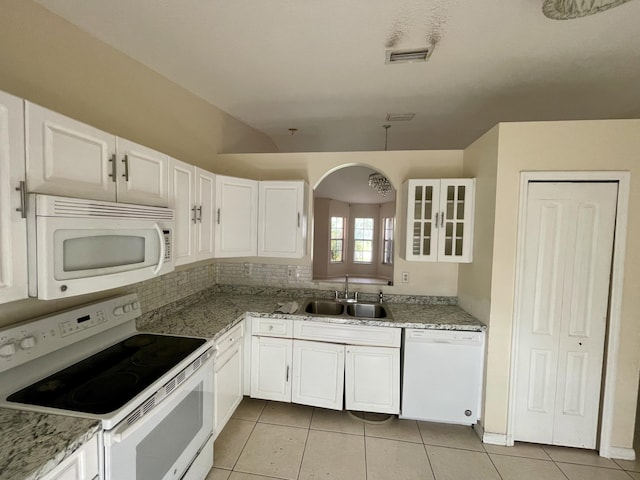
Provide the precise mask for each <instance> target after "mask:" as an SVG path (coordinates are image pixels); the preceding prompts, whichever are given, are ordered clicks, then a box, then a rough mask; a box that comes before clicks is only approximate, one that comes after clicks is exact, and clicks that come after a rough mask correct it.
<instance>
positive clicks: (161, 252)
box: [153, 223, 166, 275]
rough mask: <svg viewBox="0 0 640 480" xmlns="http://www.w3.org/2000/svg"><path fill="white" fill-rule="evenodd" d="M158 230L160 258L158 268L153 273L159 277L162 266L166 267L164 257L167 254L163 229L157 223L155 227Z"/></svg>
mask: <svg viewBox="0 0 640 480" xmlns="http://www.w3.org/2000/svg"><path fill="white" fill-rule="evenodd" d="M154 227H155V228H156V232H158V240H159V241H160V258H158V266H157V267H156V269H155V270H154V271H153V274H154V275H157V274H158V272H159V271H160V269H161V268H162V266H163V265H164V255H165V253H166V245H165V244H164V234H163V233H162V229H161V228H160V225H158V224H157V223H156V224H155V225H154Z"/></svg>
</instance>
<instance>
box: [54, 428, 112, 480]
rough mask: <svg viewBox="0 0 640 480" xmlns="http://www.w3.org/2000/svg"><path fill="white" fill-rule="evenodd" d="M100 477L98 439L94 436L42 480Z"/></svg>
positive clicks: (81, 479) (83, 479) (75, 479)
mask: <svg viewBox="0 0 640 480" xmlns="http://www.w3.org/2000/svg"><path fill="white" fill-rule="evenodd" d="M98 475H99V472H98V438H97V437H96V436H95V435H94V436H93V437H91V439H90V440H89V441H88V442H86V443H85V444H84V445H82V446H81V447H80V448H79V449H78V450H76V451H75V452H73V453H72V454H71V455H70V456H69V457H67V458H66V459H64V460H63V461H62V462H61V463H60V464H59V465H58V466H56V467H55V468H54V469H53V470H51V471H50V472H49V473H48V474H46V475H45V476H44V477H42V480H91V479H94V478H98Z"/></svg>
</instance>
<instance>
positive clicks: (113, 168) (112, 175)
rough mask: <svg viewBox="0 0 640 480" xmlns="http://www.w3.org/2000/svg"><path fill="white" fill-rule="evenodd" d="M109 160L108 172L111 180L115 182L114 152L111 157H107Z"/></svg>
mask: <svg viewBox="0 0 640 480" xmlns="http://www.w3.org/2000/svg"><path fill="white" fill-rule="evenodd" d="M109 161H110V162H111V173H110V174H109V176H110V177H111V181H112V182H115V181H116V154H115V153H114V154H113V155H111V158H110V159H109Z"/></svg>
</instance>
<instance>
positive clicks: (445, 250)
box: [404, 178, 475, 263]
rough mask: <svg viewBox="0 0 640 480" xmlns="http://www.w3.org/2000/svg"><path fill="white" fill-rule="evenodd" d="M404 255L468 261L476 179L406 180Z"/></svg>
mask: <svg viewBox="0 0 640 480" xmlns="http://www.w3.org/2000/svg"><path fill="white" fill-rule="evenodd" d="M405 192H406V201H407V210H406V212H407V219H406V227H407V228H406V243H405V249H404V253H405V255H404V256H405V259H406V260H408V261H426V262H459V263H469V262H471V260H472V253H473V208H474V196H475V179H473V178H463V179H442V180H409V181H407V182H406V183H405Z"/></svg>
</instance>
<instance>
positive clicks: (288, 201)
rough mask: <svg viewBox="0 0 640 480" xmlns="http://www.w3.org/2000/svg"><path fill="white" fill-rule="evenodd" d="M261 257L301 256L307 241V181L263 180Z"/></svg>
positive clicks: (260, 236) (261, 184)
mask: <svg viewBox="0 0 640 480" xmlns="http://www.w3.org/2000/svg"><path fill="white" fill-rule="evenodd" d="M259 191H260V195H259V214H258V256H261V257H285V258H301V257H303V256H304V255H305V251H306V243H307V194H308V189H307V184H306V183H305V182H303V181H263V182H260V189H259Z"/></svg>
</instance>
